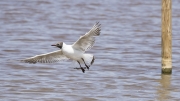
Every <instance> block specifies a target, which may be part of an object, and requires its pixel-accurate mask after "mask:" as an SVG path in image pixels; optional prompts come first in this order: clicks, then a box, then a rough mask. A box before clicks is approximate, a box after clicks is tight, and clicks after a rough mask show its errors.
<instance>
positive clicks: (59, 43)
mask: <svg viewBox="0 0 180 101" xmlns="http://www.w3.org/2000/svg"><path fill="white" fill-rule="evenodd" d="M51 46H56V47H58V48H60V49H61V48H62V47H63V42H58V43H57V44H54V45H51Z"/></svg>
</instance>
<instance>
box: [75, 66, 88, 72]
mask: <svg viewBox="0 0 180 101" xmlns="http://www.w3.org/2000/svg"><path fill="white" fill-rule="evenodd" d="M74 69H81V70H82V72H83V73H85V69H86V67H81V68H77V67H76V68H74Z"/></svg>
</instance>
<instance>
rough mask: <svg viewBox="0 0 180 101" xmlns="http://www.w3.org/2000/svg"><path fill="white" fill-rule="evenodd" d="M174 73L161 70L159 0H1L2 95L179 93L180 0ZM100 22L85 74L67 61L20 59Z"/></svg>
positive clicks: (48, 99) (53, 98)
mask: <svg viewBox="0 0 180 101" xmlns="http://www.w3.org/2000/svg"><path fill="white" fill-rule="evenodd" d="M172 7H173V11H172V13H173V14H172V15H173V19H172V21H173V23H172V24H173V26H172V29H173V31H172V32H173V38H172V39H173V43H172V46H173V49H172V53H173V56H172V57H173V74H172V76H170V75H167V76H166V75H162V76H161V38H160V37H161V1H160V0H113V1H112V0H103V1H101V0H96V1H93V0H89V1H87V0H86V1H84V0H72V1H67V0H0V9H1V12H0V24H1V27H0V43H1V44H0V57H1V58H0V89H1V90H0V99H1V100H2V101H12V100H13V101H20V100H22V101H26V100H30V101H38V100H39V101H120V100H122V101H154V100H155V101H156V100H163V101H164V100H168V101H169V100H170V101H172V100H177V101H179V100H180V96H179V92H180V89H179V88H180V85H179V83H180V80H179V77H180V73H179V72H180V68H179V66H180V62H179V59H180V58H179V54H180V51H179V44H180V37H179V29H180V20H179V16H180V13H179V9H180V6H179V1H178V0H176V1H173V6H172ZM96 21H99V22H100V23H101V24H102V31H101V35H100V37H98V38H97V41H96V43H95V46H94V47H93V48H92V50H90V51H88V53H91V54H94V55H95V58H96V59H95V62H94V64H93V66H91V68H90V70H89V71H87V72H86V73H82V72H81V71H80V70H79V71H78V70H75V69H73V68H74V67H73V65H72V64H71V63H68V62H61V63H55V64H25V63H19V62H17V61H7V60H16V59H22V58H26V57H30V56H34V55H37V54H42V53H47V52H51V51H55V50H57V48H54V47H51V46H50V45H51V44H54V43H57V42H59V41H64V42H65V43H66V44H72V43H73V42H75V41H76V40H77V39H78V38H79V37H80V36H81V35H83V34H85V32H87V31H88V30H89V29H90V28H91V27H92V25H93V24H94V23H95V22H96Z"/></svg>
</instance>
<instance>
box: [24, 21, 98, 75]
mask: <svg viewBox="0 0 180 101" xmlns="http://www.w3.org/2000/svg"><path fill="white" fill-rule="evenodd" d="M100 31H101V24H99V22H97V23H96V24H94V26H93V27H92V28H91V29H90V31H89V32H87V33H86V34H85V35H83V36H80V38H79V39H78V40H77V41H76V42H75V43H74V44H72V45H67V44H65V43H64V42H58V43H57V44H53V45H51V46H55V47H57V48H59V50H57V51H54V52H50V53H46V54H40V55H36V56H34V57H30V58H26V59H23V60H21V61H22V62H25V63H33V64H35V63H54V62H59V61H62V60H68V59H70V60H73V61H77V62H78V64H79V66H80V68H74V69H81V70H82V72H83V73H85V69H86V68H87V69H88V70H89V67H90V66H91V65H92V64H93V63H94V60H95V58H94V55H93V54H86V53H85V52H86V51H88V50H90V49H91V48H92V47H93V45H94V43H95V37H96V36H99V35H100ZM82 65H85V66H84V67H83V66H82Z"/></svg>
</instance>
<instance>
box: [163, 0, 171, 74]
mask: <svg viewBox="0 0 180 101" xmlns="http://www.w3.org/2000/svg"><path fill="white" fill-rule="evenodd" d="M171 8H172V2H171V0H162V15H161V22H162V29H161V47H162V52H161V56H162V61H161V62H162V74H171V73H172V49H171V47H172V46H171V45H172V41H171V34H172V27H171Z"/></svg>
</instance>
